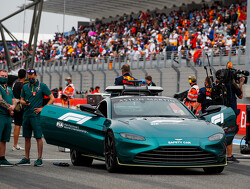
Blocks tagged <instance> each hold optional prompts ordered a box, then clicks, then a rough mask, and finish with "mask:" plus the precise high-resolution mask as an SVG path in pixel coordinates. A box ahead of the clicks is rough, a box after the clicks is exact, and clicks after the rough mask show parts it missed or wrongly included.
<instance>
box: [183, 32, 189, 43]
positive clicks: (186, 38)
mask: <svg viewBox="0 0 250 189" xmlns="http://www.w3.org/2000/svg"><path fill="white" fill-rule="evenodd" d="M188 39H189V32H188V31H185V36H184V40H185V41H187V40H188Z"/></svg>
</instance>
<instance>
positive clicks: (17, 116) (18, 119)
mask: <svg viewBox="0 0 250 189" xmlns="http://www.w3.org/2000/svg"><path fill="white" fill-rule="evenodd" d="M14 123H15V125H18V126H21V125H22V124H23V110H21V111H20V112H16V111H15V112H14Z"/></svg>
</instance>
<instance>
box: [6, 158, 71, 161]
mask: <svg viewBox="0 0 250 189" xmlns="http://www.w3.org/2000/svg"><path fill="white" fill-rule="evenodd" d="M30 160H32V161H34V160H37V158H35V159H30ZM42 160H43V161H70V159H42ZM8 161H20V159H9V158H8Z"/></svg>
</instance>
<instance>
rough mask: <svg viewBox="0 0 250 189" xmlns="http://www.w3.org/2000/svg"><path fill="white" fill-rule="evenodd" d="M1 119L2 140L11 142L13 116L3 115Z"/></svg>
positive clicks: (0, 134) (0, 140)
mask: <svg viewBox="0 0 250 189" xmlns="http://www.w3.org/2000/svg"><path fill="white" fill-rule="evenodd" d="M0 119H1V121H0V142H9V141H10V134H11V118H10V117H7V116H1V117H0Z"/></svg>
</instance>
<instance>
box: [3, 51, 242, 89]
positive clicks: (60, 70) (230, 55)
mask: <svg viewBox="0 0 250 189" xmlns="http://www.w3.org/2000/svg"><path fill="white" fill-rule="evenodd" d="M207 56H208V57H209V59H210V64H211V66H212V69H213V67H214V66H225V65H226V64H227V62H229V61H230V62H233V64H234V65H244V64H245V62H246V61H245V58H246V56H245V50H244V48H239V47H237V48H231V49H229V50H226V49H225V48H224V49H217V48H215V49H203V50H202V51H201V56H200V60H201V66H206V65H207V64H208V61H207ZM23 64H24V63H23V62H19V63H15V64H14V66H13V67H14V70H18V69H20V68H22V67H23V66H24V65H23ZM123 64H129V65H130V66H131V69H132V70H136V69H140V70H142V71H144V73H145V75H146V71H145V69H155V70H157V71H158V73H159V75H160V82H159V84H160V85H162V71H161V68H173V69H174V71H175V72H176V74H177V92H178V91H179V89H180V76H181V74H182V73H181V72H180V70H179V68H185V67H190V68H191V69H192V70H193V71H194V74H195V75H197V71H196V69H195V67H198V66H199V65H197V64H196V63H194V60H193V56H192V55H191V54H190V53H189V52H186V51H180V52H177V51H170V52H161V53H151V54H149V55H148V56H147V55H146V54H140V55H139V56H135V55H123V56H109V57H100V58H96V57H86V58H82V59H77V58H69V59H67V60H53V61H45V60H40V61H38V62H35V64H34V68H35V69H36V70H37V71H38V73H39V75H40V76H42V77H41V80H42V81H43V76H44V75H45V74H46V75H48V77H49V83H47V85H48V86H49V87H51V86H52V76H53V75H54V74H56V75H58V76H59V83H60V85H62V82H63V81H62V77H63V74H67V75H69V76H72V74H74V72H77V74H79V76H80V84H79V87H78V88H79V90H82V89H83V82H82V78H83V74H82V73H84V72H88V73H90V75H91V77H92V81H91V82H92V83H91V86H94V79H95V75H94V73H93V71H101V72H102V73H103V74H104V87H106V74H105V72H104V71H109V70H110V71H114V72H115V73H116V74H117V75H118V74H119V73H120V71H118V70H120V69H121V67H122V65H123ZM0 68H1V69H7V65H5V64H1V65H0Z"/></svg>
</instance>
